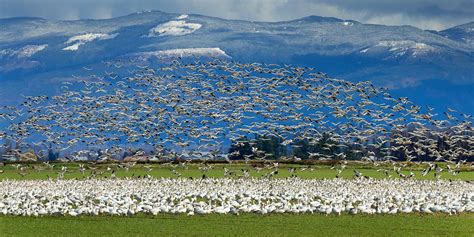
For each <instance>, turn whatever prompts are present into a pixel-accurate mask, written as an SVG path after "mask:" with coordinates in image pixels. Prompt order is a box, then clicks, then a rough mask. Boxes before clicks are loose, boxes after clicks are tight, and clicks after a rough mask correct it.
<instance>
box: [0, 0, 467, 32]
mask: <svg viewBox="0 0 474 237" xmlns="http://www.w3.org/2000/svg"><path fill="white" fill-rule="evenodd" d="M144 10H161V11H166V12H175V13H198V14H203V15H209V16H216V17H222V18H227V19H242V20H254V21H280V20H290V19H296V18H301V17H304V16H308V15H320V16H333V17H337V18H342V19H353V20H357V21H360V22H363V23H375V24H386V25H413V26H416V27H419V28H422V29H434V30H441V29H445V28H448V27H451V26H455V25H459V24H463V23H467V22H471V21H474V0H135V1H132V0H0V18H6V17H18V16H32V17H42V18H48V19H66V20H76V19H84V18H93V19H105V18H112V17H117V16H122V15H126V14H130V13H133V12H137V11H144Z"/></svg>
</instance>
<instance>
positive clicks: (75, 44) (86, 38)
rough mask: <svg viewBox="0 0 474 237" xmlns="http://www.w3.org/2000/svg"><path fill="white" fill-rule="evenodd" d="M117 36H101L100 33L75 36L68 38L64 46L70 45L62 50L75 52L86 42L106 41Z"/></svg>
mask: <svg viewBox="0 0 474 237" xmlns="http://www.w3.org/2000/svg"><path fill="white" fill-rule="evenodd" d="M117 35H118V34H111V35H110V34H102V33H88V34H83V35H76V36H74V37H71V38H69V39H68V40H67V41H66V42H65V43H64V44H72V45H69V46H68V47H65V48H63V50H68V51H76V50H78V49H79V47H80V46H81V45H84V44H86V43H88V42H91V41H94V40H107V39H113V38H115V37H116V36H117Z"/></svg>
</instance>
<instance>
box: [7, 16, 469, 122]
mask: <svg viewBox="0 0 474 237" xmlns="http://www.w3.org/2000/svg"><path fill="white" fill-rule="evenodd" d="M0 27H1V29H2V30H1V31H0V82H1V83H2V85H3V86H2V87H1V88H0V100H3V101H4V102H5V103H13V102H14V101H15V100H17V99H18V98H19V95H20V94H22V93H23V94H31V93H36V94H37V93H46V94H54V93H55V91H56V90H57V89H58V87H59V85H60V82H61V81H64V80H74V79H75V77H74V76H73V75H76V77H77V75H80V74H81V72H83V71H84V69H83V68H93V69H99V68H101V67H100V65H101V64H102V62H103V61H108V60H113V59H125V58H134V59H136V60H144V61H150V60H153V59H164V58H170V57H177V56H180V57H195V56H199V57H221V58H227V59H229V60H236V61H242V62H265V63H285V64H295V65H300V66H310V67H315V68H317V69H318V70H320V71H323V72H326V73H328V74H329V75H330V76H332V77H337V78H341V79H346V80H352V81H364V80H370V81H373V82H374V83H375V84H377V85H380V86H385V87H388V88H390V89H392V91H393V93H394V94H396V95H398V96H407V97H409V98H411V99H412V100H413V101H415V102H416V103H418V104H422V105H429V106H431V107H435V108H439V109H440V110H441V109H445V108H446V107H448V106H449V107H451V108H454V109H457V110H460V111H464V112H466V113H470V114H474V100H473V99H472V97H473V91H474V44H473V42H474V38H473V32H474V31H473V29H474V28H473V23H469V24H466V25H461V26H457V27H453V28H451V29H447V30H444V31H440V32H437V31H424V30H421V29H418V28H415V27H412V26H384V25H374V24H362V23H360V22H357V21H352V20H342V19H337V18H330V17H319V16H309V17H305V18H302V19H297V20H292V21H284V22H249V21H240V20H226V19H220V18H214V17H208V16H202V15H180V14H171V13H164V12H159V11H151V12H142V13H135V14H131V15H127V16H123V17H118V18H114V19H106V20H78V21H54V20H46V19H40V18H8V19H0Z"/></svg>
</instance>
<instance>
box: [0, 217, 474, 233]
mask: <svg viewBox="0 0 474 237" xmlns="http://www.w3.org/2000/svg"><path fill="white" fill-rule="evenodd" d="M0 223H2V224H1V225H0V235H2V236H473V235H474V225H473V223H474V214H461V215H454V216H449V215H441V214H440V215H418V214H409V215H357V216H352V215H348V214H343V215H341V216H337V215H329V216H325V215H319V214H315V215H311V214H302V215H289V214H273V215H267V216H261V215H256V214H246V215H240V216H235V215H206V216H192V217H190V216H184V215H159V216H155V217H151V216H145V215H142V216H135V217H110V216H98V217H90V216H81V217H40V218H34V217H11V216H2V217H0Z"/></svg>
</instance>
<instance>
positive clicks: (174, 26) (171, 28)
mask: <svg viewBox="0 0 474 237" xmlns="http://www.w3.org/2000/svg"><path fill="white" fill-rule="evenodd" d="M201 27H202V25H201V24H198V23H187V22H186V21H183V20H180V21H168V22H166V23H163V24H160V25H157V26H156V27H154V28H152V29H151V30H150V32H149V34H148V37H155V36H167V35H169V36H182V35H187V34H191V33H193V32H194V31H196V30H199V29H200V28H201Z"/></svg>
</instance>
